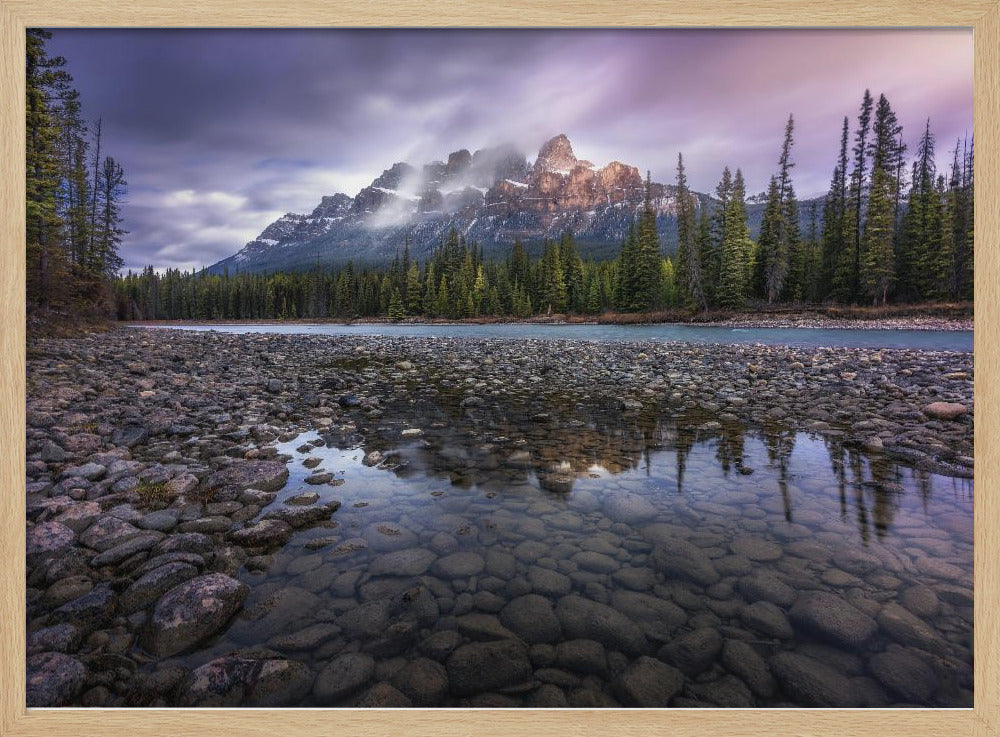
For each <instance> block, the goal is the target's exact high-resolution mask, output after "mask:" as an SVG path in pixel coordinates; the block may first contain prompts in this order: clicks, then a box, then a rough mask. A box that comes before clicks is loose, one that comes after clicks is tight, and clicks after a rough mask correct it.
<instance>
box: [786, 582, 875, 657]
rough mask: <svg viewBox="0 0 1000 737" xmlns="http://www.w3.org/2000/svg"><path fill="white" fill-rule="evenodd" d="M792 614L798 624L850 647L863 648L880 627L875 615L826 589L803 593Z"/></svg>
mask: <svg viewBox="0 0 1000 737" xmlns="http://www.w3.org/2000/svg"><path fill="white" fill-rule="evenodd" d="M789 616H790V618H791V620H792V622H794V623H795V625H796V626H798V627H801V628H803V629H805V630H807V631H808V632H810V633H812V634H814V635H817V636H818V637H822V638H824V639H826V640H828V641H830V642H832V643H834V644H836V645H839V646H840V647H844V648H847V649H849V650H860V649H862V648H863V647H864V646H865V644H866V643H867V642H868V641H869V640H871V638H872V637H874V636H875V633H876V632H877V631H878V626H877V625H876V624H875V620H874V619H872V618H871V617H869V616H868V615H867V614H864V613H863V612H862V611H860V610H859V609H857V608H856V607H854V606H852V605H851V604H848V603H847V602H846V601H845V600H844V599H843V598H842V597H840V596H837V595H836V594H830V593H827V592H825V591H816V592H811V593H807V594H803V595H802V596H800V597H799V598H798V600H797V601H796V602H795V605H794V606H793V607H792V609H791V611H790V612H789Z"/></svg>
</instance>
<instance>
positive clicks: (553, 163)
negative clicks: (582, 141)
mask: <svg viewBox="0 0 1000 737" xmlns="http://www.w3.org/2000/svg"><path fill="white" fill-rule="evenodd" d="M578 163H579V161H578V160H577V158H576V155H575V154H574V153H573V144H571V143H570V142H569V138H567V137H566V134H565V133H560V134H559V135H558V136H555V137H554V138H550V139H549V140H548V141H546V142H545V143H543V144H542V147H541V148H540V149H539V150H538V158H537V159H536V160H535V171H536V172H546V171H551V172H558V173H560V174H566V173H569V172H570V171H572V170H573V168H574V167H575V166H576V165H577V164H578Z"/></svg>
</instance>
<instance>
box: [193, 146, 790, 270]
mask: <svg viewBox="0 0 1000 737" xmlns="http://www.w3.org/2000/svg"><path fill="white" fill-rule="evenodd" d="M650 196H651V202H652V205H653V208H654V210H655V211H656V214H657V225H658V229H659V231H660V236H661V242H662V243H663V250H664V253H672V252H673V251H674V250H675V249H676V241H677V234H676V205H677V201H676V187H674V186H673V185H670V184H660V183H658V182H651V184H650ZM696 196H697V200H698V203H697V206H698V208H699V209H700V208H703V207H711V206H712V203H713V202H714V200H713V199H712V198H711V197H710V196H708V195H705V194H699V193H696ZM644 198H645V186H644V182H643V177H642V175H641V174H640V172H639V169H638V168H637V167H635V166H630V165H628V164H624V163H622V162H620V161H612V162H611V163H610V164H608V165H607V166H605V167H603V168H597V167H596V166H594V165H593V164H592V163H590V162H589V161H586V160H583V159H578V158H577V157H576V154H575V153H574V151H573V146H572V144H571V143H570V141H569V139H568V138H567V137H566V136H565V135H563V134H560V135H558V136H555V137H554V138H552V139H550V140H548V141H546V142H545V143H544V144H543V145H542V147H541V149H540V150H539V151H538V155H537V156H536V157H535V161H534V162H533V163H529V162H528V160H527V158H526V157H525V155H524V154H523V153H522V152H520V151H518V150H517V149H516V148H514V147H513V146H510V145H503V146H498V147H495V148H486V149H480V150H478V151H476V152H475V153H470V152H469V151H468V150H467V149H461V150H459V151H455V152H453V153H451V154H449V155H448V160H447V161H434V162H431V163H429V164H424V165H422V166H420V167H416V166H413V165H411V164H408V163H405V162H398V163H395V164H393V165H392V166H391V167H390V168H388V169H386V170H385V171H383V172H382V173H381V174H380V175H379V176H378V177H377V178H376V179H375V180H374V181H373V182H372V183H371V185H370V186H368V187H365V188H364V189H362V190H361V191H360V192H358V194H357V195H356V196H355V197H353V198H352V197H349V196H348V195H346V194H341V193H338V194H334V195H332V196H327V197H323V199H322V200H321V201H320V203H319V205H317V206H316V208H315V209H314V210H313V211H312V212H311V213H310V214H308V215H299V214H295V213H288V214H286V215H283V216H282V217H280V218H279V219H278V220H276V221H275V222H273V223H271V224H270V225H268V226H267V227H266V228H265V229H264V231H263V232H262V233H261V234H260V235H259V236H258V237H257V238H255V239H254V240H252V241H250V242H249V243H247V244H246V245H245V246H244V247H243V248H242V249H240V251H238V252H237V253H236V254H234V255H233V256H230V257H229V258H226V259H224V260H222V261H219V262H218V263H216V264H214V265H213V266H211V267H210V268H209V271H210V272H213V273H222V272H224V271H226V270H228V271H229V272H230V273H234V272H238V271H250V272H261V271H279V270H297V269H306V268H311V267H312V266H314V265H316V264H319V265H321V266H330V265H338V264H343V263H345V262H346V261H347V260H349V259H353V260H354V261H355V262H358V263H378V262H383V261H385V260H386V259H391V258H392V257H393V256H394V255H395V254H396V253H397V252H401V251H402V250H403V247H404V245H405V244H407V243H408V244H409V247H410V253H411V255H412V256H414V257H415V258H418V259H420V258H423V257H425V256H426V255H428V254H429V253H430V252H432V251H433V249H434V248H435V247H436V246H437V245H438V244H440V243H441V241H442V239H443V238H444V236H445V235H446V234H447V233H448V231H449V229H451V228H452V227H454V228H456V229H457V230H458V232H459V233H461V234H463V235H464V236H465V237H466V238H468V239H469V240H471V241H474V242H476V243H478V244H481V245H482V246H483V249H484V252H485V253H486V254H487V256H490V255H497V256H499V255H503V254H506V253H507V250H508V249H509V248H510V246H511V244H512V243H513V242H514V239H515V238H520V239H521V240H522V242H524V243H525V245H526V247H527V248H528V249H529V250H533V248H534V249H537V248H538V247H539V244H540V243H541V242H542V241H543V240H544V239H546V238H553V239H555V238H559V237H560V236H561V235H562V233H563V232H564V231H565V230H567V229H569V230H571V231H572V232H573V235H574V237H575V238H576V240H577V242H578V244H579V246H580V251H581V253H582V254H583V255H584V256H585V257H586V256H593V257H595V258H608V257H613V256H614V255H615V254H616V253H617V251H618V248H619V246H620V244H621V241H622V238H623V237H624V236H625V233H626V231H627V229H628V225H629V223H630V222H631V220H632V218H633V217H634V216H636V215H637V214H638V213H639V212H640V211H641V209H642V207H643V203H644ZM763 207H764V205H763V203H751V204H749V205H748V208H747V209H748V216H749V220H750V225H751V230H752V231H753V232H754V233H756V230H757V228H759V223H760V214H761V212H762V211H763ZM803 212H805V208H803ZM805 225H806V224H805V223H803V227H805Z"/></svg>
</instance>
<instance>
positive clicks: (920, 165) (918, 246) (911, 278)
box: [896, 118, 949, 302]
mask: <svg viewBox="0 0 1000 737" xmlns="http://www.w3.org/2000/svg"><path fill="white" fill-rule="evenodd" d="M936 185H937V171H936V166H935V162H934V134H933V133H932V132H931V121H930V119H929V118H928V120H927V123H926V125H925V127H924V135H923V136H922V137H921V139H920V145H919V146H918V147H917V159H916V161H914V162H913V174H912V176H911V183H910V194H909V198H908V200H909V201H908V207H907V210H906V214H905V215H904V216H903V232H902V238H901V239H900V244H899V249H898V251H897V254H896V270H897V295H898V296H899V297H900V298H901V300H902V301H911V302H912V301H917V300H921V299H928V298H935V297H937V298H940V297H943V296H945V294H946V293H947V287H945V288H944V289H942V285H947V283H948V270H949V269H947V268H946V269H941V268H940V266H941V264H940V263H939V262H938V261H937V258H938V256H939V255H940V254H939V250H940V249H939V248H938V245H939V243H940V238H941V206H942V204H943V203H942V201H941V198H940V196H939V194H938V191H937V186H936Z"/></svg>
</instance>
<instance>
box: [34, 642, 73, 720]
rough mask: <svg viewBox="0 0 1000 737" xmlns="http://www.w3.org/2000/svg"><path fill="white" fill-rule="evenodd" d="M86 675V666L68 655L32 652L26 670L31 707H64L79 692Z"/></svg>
mask: <svg viewBox="0 0 1000 737" xmlns="http://www.w3.org/2000/svg"><path fill="white" fill-rule="evenodd" d="M86 678H87V668H86V666H84V664H83V663H81V662H80V661H79V660H77V659H76V658H73V657H70V656H69V655H63V654H62V653H39V654H38V655H32V656H31V657H30V658H28V670H27V699H28V706H29V707H38V706H64V705H66V704H68V703H69V702H70V701H72V699H74V698H75V697H76V696H77V694H79V693H80V690H81V689H82V688H83V685H84V682H85V681H86Z"/></svg>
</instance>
